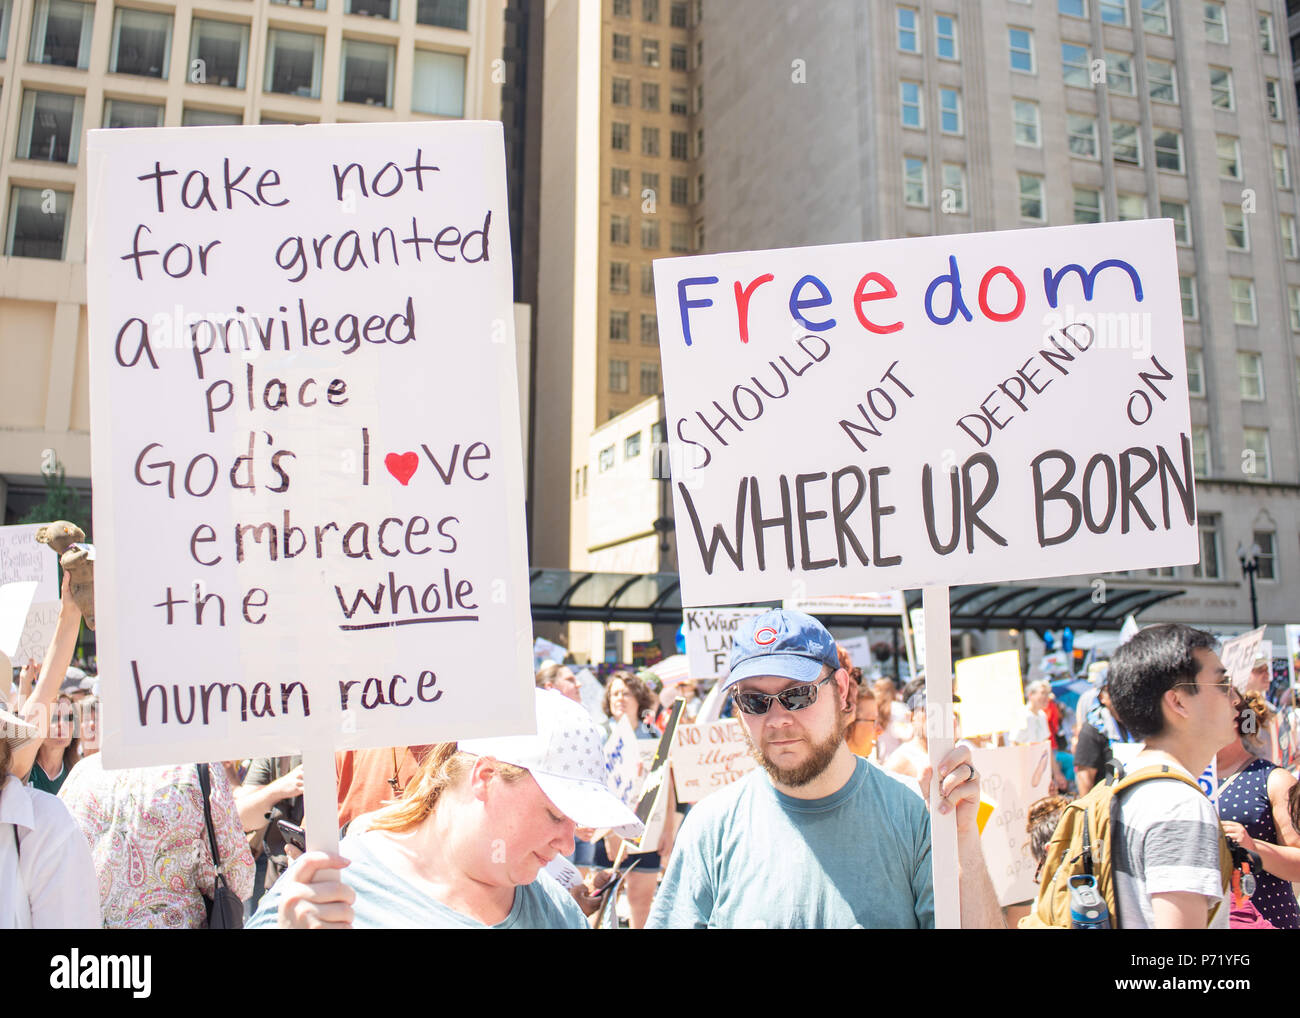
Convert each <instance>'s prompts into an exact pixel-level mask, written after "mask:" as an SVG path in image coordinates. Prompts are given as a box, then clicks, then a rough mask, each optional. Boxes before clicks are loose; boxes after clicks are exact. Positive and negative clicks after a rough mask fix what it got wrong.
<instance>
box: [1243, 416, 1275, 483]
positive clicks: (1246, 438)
mask: <svg viewBox="0 0 1300 1018" xmlns="http://www.w3.org/2000/svg"><path fill="white" fill-rule="evenodd" d="M1241 445H1242V453H1243V455H1242V457H1241V472H1242V473H1243V474H1245V475H1246V476H1247V477H1248V478H1250V480H1252V481H1267V480H1268V479H1269V478H1270V477H1271V476H1273V472H1272V467H1271V464H1270V462H1269V457H1268V429H1267V428H1242V429H1241Z"/></svg>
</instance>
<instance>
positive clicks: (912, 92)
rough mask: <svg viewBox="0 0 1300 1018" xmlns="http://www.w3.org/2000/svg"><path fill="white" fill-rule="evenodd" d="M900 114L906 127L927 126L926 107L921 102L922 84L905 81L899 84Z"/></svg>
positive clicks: (919, 127) (918, 127)
mask: <svg viewBox="0 0 1300 1018" xmlns="http://www.w3.org/2000/svg"><path fill="white" fill-rule="evenodd" d="M898 115H899V117H900V119H901V120H902V122H903V126H904V127H915V128H917V129H921V128H924V127H925V108H924V106H923V105H922V104H921V84H920V82H917V81H903V82H899V85H898Z"/></svg>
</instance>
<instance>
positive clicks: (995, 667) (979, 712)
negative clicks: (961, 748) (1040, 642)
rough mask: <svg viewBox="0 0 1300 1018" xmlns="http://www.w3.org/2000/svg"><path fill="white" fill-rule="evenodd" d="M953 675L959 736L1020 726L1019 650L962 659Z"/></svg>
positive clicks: (989, 732)
mask: <svg viewBox="0 0 1300 1018" xmlns="http://www.w3.org/2000/svg"><path fill="white" fill-rule="evenodd" d="M955 671H956V675H957V695H958V696H959V697H961V702H960V703H958V704H957V715H958V717H960V718H961V734H962V738H973V737H975V736H977V735H996V734H997V733H998V732H1014V731H1015V730H1016V729H1018V728H1019V727H1020V725H1021V722H1022V720H1023V716H1024V712H1025V697H1024V693H1023V692H1022V689H1021V683H1020V652H1019V651H1016V650H1000V651H998V652H997V653H995V654H981V655H979V656H978V657H967V658H962V659H961V660H960V661H958V662H957V664H956V667H955Z"/></svg>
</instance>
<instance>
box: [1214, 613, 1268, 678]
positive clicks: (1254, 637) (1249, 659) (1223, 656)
mask: <svg viewBox="0 0 1300 1018" xmlns="http://www.w3.org/2000/svg"><path fill="white" fill-rule="evenodd" d="M1263 640H1264V627H1263V626H1260V627H1259V628H1258V629H1252V630H1251V631H1250V632H1249V633H1242V634H1241V636H1235V637H1233V638H1232V639H1231V640H1224V641H1223V644H1222V650H1221V651H1220V654H1219V659H1220V660H1221V661H1222V662H1223V668H1224V670H1225V671H1226V672H1227V673H1228V678H1229V679H1231V680H1232V684H1233V685H1234V686H1236V687H1237V688H1238V689H1244V688H1245V685H1246V681H1247V680H1248V679H1249V678H1250V669H1251V667H1252V666H1253V665H1254V664H1255V655H1256V654H1258V653H1259V648H1260V644H1261V643H1262V642H1263Z"/></svg>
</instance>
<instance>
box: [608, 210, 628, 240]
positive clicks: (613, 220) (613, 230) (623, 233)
mask: <svg viewBox="0 0 1300 1018" xmlns="http://www.w3.org/2000/svg"><path fill="white" fill-rule="evenodd" d="M631 236H632V230H631V228H630V227H629V226H628V218H627V216H621V215H617V214H616V215H612V216H610V217H609V242H610V243H611V244H621V245H626V244H628V243H629V242H630V240H631Z"/></svg>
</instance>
